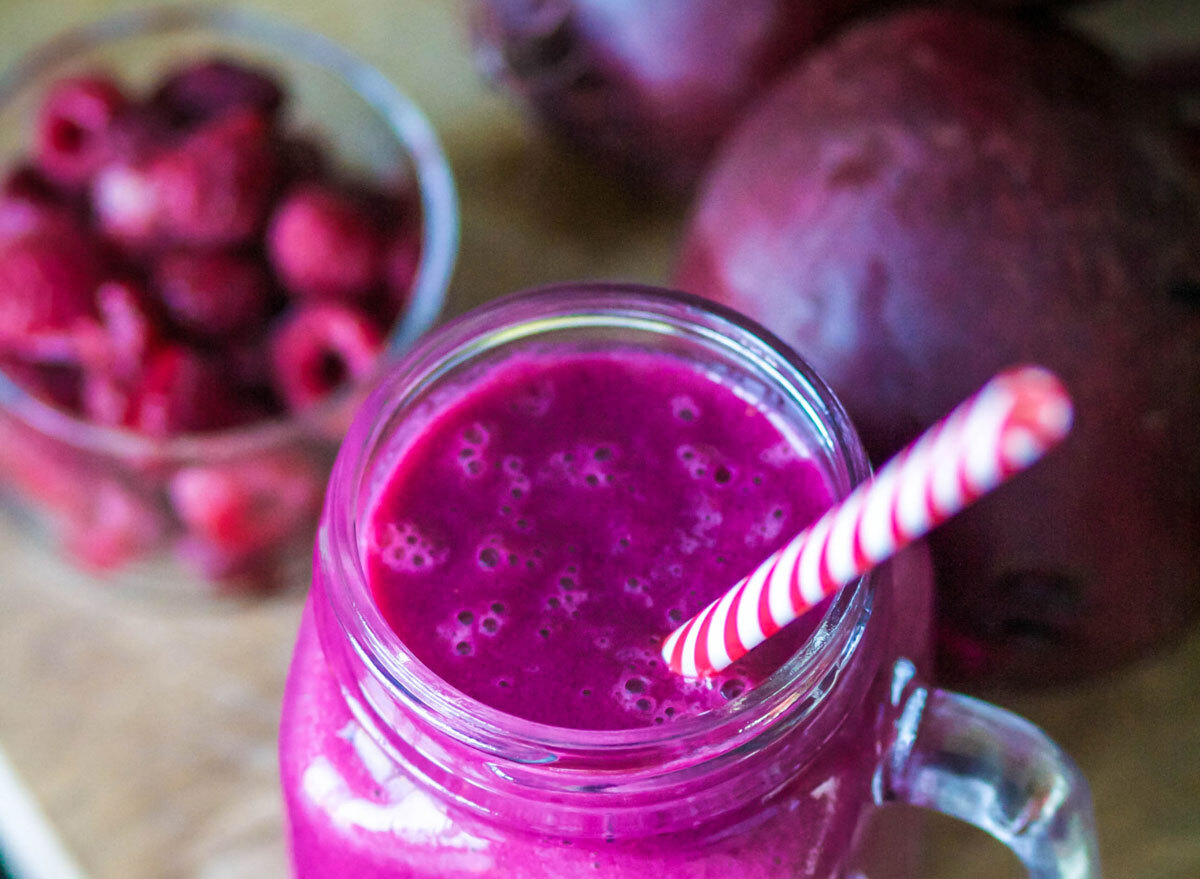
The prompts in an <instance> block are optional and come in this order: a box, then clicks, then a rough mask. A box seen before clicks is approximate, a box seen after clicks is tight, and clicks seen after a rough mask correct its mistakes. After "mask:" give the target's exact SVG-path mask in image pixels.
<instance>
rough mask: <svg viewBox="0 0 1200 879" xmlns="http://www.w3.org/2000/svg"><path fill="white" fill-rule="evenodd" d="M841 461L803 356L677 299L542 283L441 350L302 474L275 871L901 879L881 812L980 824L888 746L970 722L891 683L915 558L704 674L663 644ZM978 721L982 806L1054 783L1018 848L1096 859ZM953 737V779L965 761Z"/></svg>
mask: <svg viewBox="0 0 1200 879" xmlns="http://www.w3.org/2000/svg"><path fill="white" fill-rule="evenodd" d="M868 473H869V470H868V464H867V461H866V458H865V456H864V454H863V452H862V449H861V447H860V446H859V444H858V441H857V438H856V436H855V435H854V432H853V429H852V428H851V427H850V425H849V423H848V422H847V421H846V418H845V416H844V413H843V412H842V411H841V409H840V407H839V405H838V404H837V402H836V400H834V398H833V397H832V395H831V394H830V392H829V391H828V389H827V388H826V387H825V386H824V385H823V384H822V383H821V382H820V380H819V379H818V378H817V377H816V376H814V375H813V374H812V372H811V370H809V369H808V368H807V367H806V366H805V365H804V364H803V362H802V361H800V360H799V358H797V357H796V356H795V355H794V354H793V353H792V352H790V351H788V350H787V349H786V348H785V347H783V346H782V345H781V344H780V343H778V341H777V340H775V339H773V338H772V337H770V336H769V335H768V334H766V333H765V331H763V330H761V328H759V327H757V326H755V325H753V324H751V323H750V322H748V321H745V320H744V319H742V318H740V317H738V316H736V315H733V314H732V313H729V312H725V311H720V310H715V309H713V308H712V307H711V306H707V305H702V304H700V303H699V302H698V301H696V300H692V299H690V298H686V297H682V296H678V295H675V294H667V293H664V292H662V291H655V290H652V289H649V288H642V287H632V286H616V287H614V286H609V285H575V286H570V287H566V286H564V287H558V288H550V289H547V290H543V291H535V292H533V293H530V294H523V295H519V296H516V297H512V298H510V299H507V300H503V301H501V302H500V303H497V304H494V305H492V306H489V307H487V308H485V309H482V310H480V311H477V312H474V313H472V314H470V315H468V316H466V317H464V318H462V319H460V320H459V321H457V322H455V323H454V324H451V325H450V326H448V327H447V328H445V329H443V330H442V331H440V332H439V333H437V334H435V335H434V336H433V337H431V338H430V339H429V340H427V341H426V342H425V343H424V344H423V345H422V346H421V347H420V348H418V349H417V350H415V351H414V352H413V353H412V354H411V355H410V356H408V357H407V358H406V359H405V361H404V362H403V363H401V364H400V365H399V366H398V367H397V368H396V370H395V371H394V372H393V373H392V374H391V376H390V377H389V378H388V379H387V380H386V381H385V382H384V383H383V385H382V386H381V387H380V388H379V389H378V390H377V391H376V393H375V394H374V395H373V396H372V398H371V399H370V400H369V401H368V402H367V404H366V406H365V407H364V409H363V410H362V411H361V412H360V413H359V416H358V418H357V419H356V421H355V424H354V426H353V427H352V428H351V431H350V433H349V435H348V436H347V439H346V441H345V443H344V444H343V448H342V451H341V453H340V455H339V459H338V463H337V465H336V466H335V470H334V475H333V478H332V481H331V484H330V487H329V492H328V495H327V499H326V509H325V513H324V516H323V520H322V525H321V527H320V530H319V533H318V537H317V546H316V557H315V565H314V567H315V573H314V583H313V590H312V593H311V595H310V599H309V606H308V608H307V610H306V613H305V616H304V622H303V624H302V627H301V632H300V636H299V641H298V644H297V648H296V653H295V657H294V660H293V665H292V670H291V674H290V677H289V682H288V690H287V694H286V697H285V704H284V713H283V724H282V735H281V744H280V749H281V767H282V775H283V785H284V791H285V797H286V800H287V806H288V813H289V820H290V825H291V848H292V856H293V863H294V865H295V869H296V872H297V875H299V876H304V877H326V876H342V875H356V876H366V877H375V876H378V877H384V876H388V877H433V876H439V877H459V876H463V877H465V876H483V875H486V876H494V877H518V876H520V877H574V876H601V877H620V879H625V877H633V876H640V875H643V874H645V873H646V872H647V871H654V872H655V873H657V874H658V875H660V876H662V877H665V879H682V877H702V876H727V875H737V876H742V877H747V879H757V877H768V876H770V877H776V876H814V877H815V876H848V875H852V874H853V871H855V870H859V869H860V868H862V867H863V865H864V864H866V863H868V862H870V863H875V864H878V863H888V862H889V861H890V864H889V868H890V869H889V871H888V872H887V873H886V874H885V873H881V872H878V871H877V870H876V868H875V867H872V868H871V869H872V874H871V875H874V876H883V875H891V876H907V875H911V872H909V866H910V865H909V863H908V861H907V859H906V858H905V857H904V854H905V853H904V852H903V851H901V850H899V849H890V848H889V850H888V851H884V852H880V851H876V852H874V853H873V852H872V851H871V850H870V849H871V844H870V843H869V842H868V841H867V839H868V834H867V833H866V825H867V823H868V821H869V819H870V817H871V816H872V814H873V812H874V811H875V807H876V806H878V805H880V804H882V803H883V802H885V801H888V800H891V799H909V800H913V801H916V802H919V803H920V804H922V805H933V806H935V807H942V808H943V810H945V811H950V812H951V813H952V814H958V815H959V817H964V818H967V819H968V820H974V821H976V823H981V824H982V823H984V819H983V817H981V815H975V814H962V812H963V811H964V810H963V808H962V807H961V802H963V801H962V800H961V798H960V800H959V801H956V804H955V805H954V806H947V805H945V804H943V803H940V802H939V803H935V802H930V801H928V795H929V792H930V791H931V790H932V789H933V788H932V787H931V785H930V784H929V783H927V782H929V781H930V779H931V778H933V777H934V774H936V773H940V772H941V771H942V769H943V768H944V767H942V766H941V764H940V763H939V761H938V760H928V761H923V762H919V763H917V762H913V760H912V755H913V754H914V753H915V749H914V747H913V740H914V737H915V735H916V732H917V729H918V727H919V726H920V724H921V723H922V717H923V715H924V714H925V712H924V706H926V705H930V706H938V705H944V706H947V707H946V711H945V712H940V711H937V712H933V713H934V714H936V715H937V717H938V718H942V714H943V713H945V715H946V717H945V718H942V719H943V720H944V723H943V724H941V725H936V726H935V725H934V724H930V725H929V728H930V729H931V730H933V733H934V735H933V738H937V739H940V738H941V737H942V734H943V733H944V734H945V735H950V730H951V727H954V728H958V727H959V726H960V725H961V724H960V721H961V723H973V722H976V721H977V720H978V718H976V717H975V714H973V713H972V712H975V713H977V708H976V707H975V704H976V703H970V704H968V703H969V700H962V699H961V697H955V696H953V695H951V694H943V693H940V691H930V690H928V689H927V688H925V687H924V686H922V685H921V683H920V681H919V679H918V677H917V669H918V668H920V667H923V666H924V665H925V663H926V661H927V651H928V628H929V620H930V604H929V596H930V587H931V584H930V579H929V571H928V565H927V561H926V559H925V556H924V554H923V551H922V550H920V549H918V550H916V551H913V552H911V553H909V554H907V555H905V556H901V557H899V558H897V559H896V560H895V561H894V562H893V563H892V564H890V565H886V566H884V567H883V568H881V569H879V570H877V571H875V572H873V573H872V574H871V575H869V576H867V577H865V578H863V579H862V580H861V581H859V582H858V583H856V584H853V585H852V586H851V587H848V588H847V589H845V590H843V591H842V592H841V593H839V594H838V595H837V596H835V597H834V599H833V600H831V601H830V602H828V603H827V604H826V605H823V606H822V608H820V609H818V610H816V611H815V612H814V613H812V614H810V615H809V616H808V617H806V618H805V619H804V620H801V621H798V622H797V624H795V625H793V626H791V627H789V628H788V629H787V630H785V631H784V632H781V633H780V634H779V635H777V636H776V637H774V638H772V639H771V640H770V641H769V642H768V643H767V644H765V645H763V646H762V647H761V648H759V649H758V650H755V651H753V652H752V653H751V654H750V655H749V656H747V657H746V658H745V659H743V660H742V661H741V662H739V663H737V664H735V665H734V666H733V667H731V668H730V669H729V670H727V671H726V672H724V673H722V674H721V675H719V676H717V677H715V678H711V679H708V680H705V681H690V680H685V679H683V678H680V677H677V676H674V675H672V674H671V673H669V672H668V671H667V670H666V669H665V668H664V665H663V663H662V660H661V657H660V656H659V654H658V648H659V647H660V646H661V641H662V638H663V637H665V636H666V635H667V634H668V633H669V632H670V631H671V629H672V628H674V627H675V626H676V625H678V624H679V623H680V622H682V621H683V620H685V619H687V618H688V617H689V616H691V615H692V614H693V613H695V612H696V611H698V610H700V609H701V608H702V607H704V605H705V604H707V603H708V602H709V601H711V600H712V599H713V598H715V597H717V596H718V595H720V594H721V593H723V592H724V591H725V590H726V589H727V588H728V587H729V586H730V585H732V584H733V583H734V582H736V581H737V580H738V579H739V578H740V577H742V576H743V575H745V574H746V573H748V572H749V571H750V570H751V569H752V568H753V567H754V566H755V565H756V564H757V563H758V562H759V561H761V560H762V559H763V558H764V557H766V556H767V555H768V554H769V553H771V552H772V551H773V550H775V549H777V548H778V547H779V546H780V545H782V544H783V543H784V542H785V541H786V540H787V539H788V538H790V537H791V536H793V535H794V534H795V533H796V532H797V531H799V530H800V529H802V528H803V527H804V526H805V525H806V524H808V523H809V522H810V521H811V520H812V519H814V518H815V517H816V516H817V515H819V514H820V513H821V512H822V511H823V510H824V509H825V508H826V507H828V506H829V504H830V503H832V502H833V501H834V500H835V499H836V498H838V497H841V496H844V495H845V494H847V493H848V492H849V491H850V490H851V489H852V488H853V486H854V485H855V484H857V483H858V482H860V481H862V480H863V479H865V478H866V477H867V476H868ZM939 700H940V701H939ZM955 700H958V701H955ZM914 706H915V707H914ZM989 710H991V709H989ZM997 714H998V715H1000V716H998V717H990V716H989V719H988V720H987V726H988V727H989V734H990V735H991V736H992V738H993V739H994V740H995V742H999V743H1000V744H1001V745H1003V743H1005V742H1007V741H1009V739H1011V740H1012V742H1013V748H1014V749H1015V750H1012V751H1011V753H1010V751H1009V749H1008V748H1007V747H1003V746H1001V747H992V748H991V749H990V750H989V754H990V755H991V757H989V758H988V759H991V758H992V757H997V755H998V756H999V757H1002V758H1003V761H1002V762H1005V766H1006V768H1005V770H1004V771H1003V772H1002V773H1000V774H1001V775H1004V776H1007V775H1010V774H1012V775H1013V778H1014V779H1015V780H1014V781H1009V782H1007V783H1008V785H1009V786H1008V788H1007V789H1006V793H1005V796H1006V797H1009V798H1012V799H1013V800H1014V803H1017V804H1024V803H1025V802H1026V799H1028V800H1029V801H1030V802H1033V803H1035V806H1034V808H1035V810H1036V803H1037V802H1038V801H1037V800H1036V797H1037V796H1038V791H1039V788H1038V785H1040V784H1042V783H1043V782H1045V781H1047V779H1050V778H1053V779H1055V780H1062V779H1065V780H1066V781H1065V783H1064V784H1065V787H1064V789H1065V790H1067V791H1068V792H1069V793H1071V796H1069V797H1067V800H1066V801H1065V803H1064V802H1056V803H1055V804H1053V805H1052V806H1050V805H1046V806H1045V808H1047V809H1049V812H1048V813H1047V818H1048V819H1050V820H1049V821H1048V824H1047V827H1051V825H1053V829H1052V830H1051V831H1050V832H1048V833H1047V834H1035V835H1038V836H1039V838H1042V837H1045V839H1048V840H1049V842H1047V843H1046V846H1044V849H1045V850H1039V852H1038V853H1036V854H1035V855H1034V856H1032V857H1035V858H1040V859H1041V860H1042V861H1049V862H1053V861H1055V860H1056V859H1057V858H1058V856H1059V854H1060V853H1059V852H1058V849H1057V846H1058V845H1059V843H1060V842H1061V839H1060V837H1062V838H1069V839H1070V844H1071V845H1072V846H1073V847H1074V848H1073V851H1079V850H1083V851H1084V853H1085V855H1087V857H1092V855H1093V854H1094V853H1092V852H1091V850H1090V849H1089V845H1090V842H1089V841H1090V840H1091V835H1090V814H1089V813H1088V808H1087V797H1086V790H1085V789H1083V788H1081V787H1080V785H1081V784H1082V783H1081V782H1078V780H1077V779H1076V777H1075V775H1074V770H1073V769H1072V767H1071V766H1070V764H1069V762H1066V761H1065V758H1061V755H1059V754H1058V752H1057V751H1056V750H1055V749H1053V746H1052V745H1050V744H1049V743H1048V742H1046V741H1045V739H1044V737H1041V736H1040V734H1039V733H1036V731H1034V730H1032V728H1029V727H1028V726H1027V725H1026V724H1024V723H1023V722H1022V721H1019V720H1017V719H1015V718H1011V717H1010V716H1008V715H1003V713H1002V712H998V713H997ZM1006 724H1007V726H1006ZM943 726H944V727H945V728H944V729H943ZM1021 736H1024V738H1020V737H1021ZM1030 737H1032V738H1030ZM1031 741H1032V742H1033V743H1034V744H1033V745H1031V744H1030V742H1031ZM897 743H901V744H902V746H903V747H904V748H905V749H906V750H905V751H904V752H903V753H898V752H897V750H896V748H897ZM955 747H956V748H957V750H955V752H954V753H953V754H951V757H953V758H956V759H959V762H958V763H955V764H954V765H955V767H956V769H955V771H960V770H962V769H963V767H964V766H967V768H968V769H969V768H970V765H969V764H967V763H963V762H962V760H961V758H963V757H964V756H965V757H971V756H974V757H978V758H979V759H980V760H983V758H982V757H981V756H980V755H978V754H973V753H972V754H966V755H964V754H962V753H959V751H961V750H962V747H973V746H972V745H970V743H969V742H968V744H967V745H961V746H957V745H956V746H955ZM943 750H945V751H946V752H947V753H949V752H950V751H951V750H954V749H949V748H946V749H942V750H938V751H937V754H938V755H939V756H940V755H942V752H943ZM1037 754H1044V755H1045V756H1044V759H1042V760H1041V762H1038V761H1037V760H1035V759H1034V755H1037ZM1010 760H1011V762H1012V763H1013V764H1014V767H1015V768H1013V772H1012V773H1010V772H1009V771H1008V768H1007V762H1008V761H1010ZM952 762H953V761H952ZM1016 764H1020V767H1016ZM979 769H980V772H981V775H983V774H984V773H986V772H989V771H991V772H992V775H991V776H990V777H992V778H994V779H995V781H996V783H1000V782H1001V779H999V778H997V777H996V773H995V771H994V770H995V767H994V766H991V767H990V769H989V767H985V766H982V765H981V766H980V767H979ZM1018 769H1019V770H1020V771H1018ZM1033 770H1036V771H1033ZM918 776H920V777H919V778H918ZM937 779H941V775H937ZM984 786H986V785H984ZM910 787H913V789H912V790H910V789H909V788H910ZM1081 791H1082V793H1081ZM922 797H925V799H924V800H922ZM1080 797H1082V799H1081V800H1080V799H1079V798H1080ZM955 809H958V811H955ZM1060 823H1062V824H1064V827H1065V828H1066V829H1064V827H1060V826H1059V824H1060ZM990 829H992V830H993V832H994V833H996V834H997V835H1001V834H1000V833H998V832H997V829H996V828H990ZM908 842H909V843H911V842H912V840H911V839H910V840H908ZM881 854H882V855H883V857H880V855H881ZM1084 862H1085V863H1086V862H1087V858H1086V857H1085V859H1084ZM1037 875H1045V876H1056V875H1060V874H1059V873H1057V872H1049V873H1040V874H1037ZM1061 875H1080V876H1088V875H1091V874H1089V873H1079V874H1068V873H1062V874H1061Z"/></svg>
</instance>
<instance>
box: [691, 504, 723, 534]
mask: <svg viewBox="0 0 1200 879" xmlns="http://www.w3.org/2000/svg"><path fill="white" fill-rule="evenodd" d="M721 506H722V505H721V504H720V503H717V502H716V501H715V500H714V499H713V498H712V496H710V495H708V494H704V495H701V496H700V498H699V499H698V500H696V501H695V503H694V504H693V505H692V514H693V515H694V516H695V517H696V522H695V524H694V525H693V526H692V534H693V535H694V536H695V537H697V538H699V539H700V540H701V541H702V542H703V543H704V544H705V545H707V546H711V545H712V543H713V540H712V537H711V536H710V535H709V532H710V531H712V530H714V529H716V528H719V527H720V525H721V523H722V522H723V521H725V514H724V513H723V512H722V511H721Z"/></svg>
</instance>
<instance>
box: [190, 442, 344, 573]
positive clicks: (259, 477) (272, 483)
mask: <svg viewBox="0 0 1200 879" xmlns="http://www.w3.org/2000/svg"><path fill="white" fill-rule="evenodd" d="M320 474H321V470H320V469H319V468H318V467H317V465H316V463H315V462H313V461H311V460H309V459H308V458H307V457H305V456H303V455H301V454H299V453H292V452H277V453H274V454H269V455H257V456H255V457H254V458H253V459H252V460H247V461H239V462H236V463H231V464H226V465H216V466H205V467H187V468H184V469H183V470H180V471H179V472H178V473H176V474H175V476H174V477H173V478H172V479H171V482H170V486H169V489H168V491H169V494H170V498H171V505H172V507H173V508H174V510H175V513H176V515H177V516H178V517H179V520H180V521H181V522H182V523H183V525H184V527H185V528H187V530H188V532H189V536H190V537H191V538H193V539H194V540H196V541H200V542H201V545H200V546H199V547H196V549H201V548H202V547H203V546H205V545H207V546H208V547H210V548H212V549H216V550H221V551H222V552H223V553H224V554H226V555H228V554H231V553H232V554H242V553H248V552H255V551H259V550H262V549H265V548H268V547H271V546H273V545H275V544H277V543H278V542H279V541H281V540H283V539H284V538H286V537H288V536H289V535H290V534H292V533H294V532H296V531H297V530H298V528H299V527H300V526H302V525H305V524H306V523H307V522H308V521H309V519H310V518H311V517H312V516H313V514H314V513H315V511H316V509H317V506H318V504H319V503H320V497H321V491H322V482H323V480H322V479H321V477H320ZM208 555H209V556H210V557H211V556H212V555H213V554H212V553H208Z"/></svg>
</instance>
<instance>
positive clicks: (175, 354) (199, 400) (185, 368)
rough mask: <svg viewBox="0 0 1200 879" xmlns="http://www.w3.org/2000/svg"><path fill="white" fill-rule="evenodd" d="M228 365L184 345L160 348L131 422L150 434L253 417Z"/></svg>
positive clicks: (141, 387) (226, 424) (138, 395)
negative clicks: (232, 383) (236, 391)
mask: <svg viewBox="0 0 1200 879" xmlns="http://www.w3.org/2000/svg"><path fill="white" fill-rule="evenodd" d="M248 417H249V415H248V413H247V411H246V408H245V406H243V404H242V401H241V400H240V399H239V398H238V397H236V396H234V395H231V393H230V382H229V380H228V376H227V374H226V371H225V369H224V368H223V367H222V366H221V364H219V363H217V362H216V361H215V360H212V359H209V358H207V357H204V356H203V355H201V354H199V353H198V352H195V351H191V350H188V349H186V348H184V347H182V346H179V345H170V346H165V347H162V348H159V349H158V350H157V351H155V352H154V353H153V354H152V355H151V357H150V360H149V362H148V363H147V364H146V369H145V372H144V374H143V376H142V379H141V382H140V383H139V384H138V386H137V387H136V388H135V390H134V393H133V399H132V404H131V412H130V417H129V426H130V427H132V428H133V429H134V430H137V431H140V432H141V433H145V434H147V435H149V436H155V437H168V436H174V435H177V434H181V433H194V432H197V431H205V430H218V429H220V428H223V427H232V426H233V425H235V424H240V423H243V422H244V421H246V420H248Z"/></svg>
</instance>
